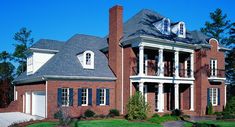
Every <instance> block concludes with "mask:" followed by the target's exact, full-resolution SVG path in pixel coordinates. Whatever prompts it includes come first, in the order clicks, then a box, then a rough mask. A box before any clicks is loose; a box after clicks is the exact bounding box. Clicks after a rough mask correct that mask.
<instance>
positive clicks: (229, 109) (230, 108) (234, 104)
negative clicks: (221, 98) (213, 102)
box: [224, 97, 235, 115]
mask: <svg viewBox="0 0 235 127" xmlns="http://www.w3.org/2000/svg"><path fill="white" fill-rule="evenodd" d="M224 114H230V115H235V97H232V98H231V99H229V101H228V103H227V104H226V107H225V109H224Z"/></svg>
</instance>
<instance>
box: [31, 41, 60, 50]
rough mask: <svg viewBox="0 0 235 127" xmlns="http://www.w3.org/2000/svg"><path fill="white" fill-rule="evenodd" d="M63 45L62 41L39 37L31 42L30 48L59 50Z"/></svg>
mask: <svg viewBox="0 0 235 127" xmlns="http://www.w3.org/2000/svg"><path fill="white" fill-rule="evenodd" d="M63 45H64V42H63V41H56V40H50V39H40V40H39V41H37V42H36V43H35V44H33V45H32V46H31V48H38V49H50V50H60V49H61V48H62V46H63Z"/></svg>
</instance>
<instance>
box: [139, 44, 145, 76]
mask: <svg viewBox="0 0 235 127" xmlns="http://www.w3.org/2000/svg"><path fill="white" fill-rule="evenodd" d="M143 74H144V46H143V45H140V46H139V75H140V76H142V75H143Z"/></svg>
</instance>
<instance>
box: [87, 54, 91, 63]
mask: <svg viewBox="0 0 235 127" xmlns="http://www.w3.org/2000/svg"><path fill="white" fill-rule="evenodd" d="M86 65H91V54H90V53H86Z"/></svg>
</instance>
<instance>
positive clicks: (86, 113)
mask: <svg viewBox="0 0 235 127" xmlns="http://www.w3.org/2000/svg"><path fill="white" fill-rule="evenodd" d="M94 115H95V112H93V111H92V110H90V109H87V110H86V111H85V112H84V116H85V117H93V116H94Z"/></svg>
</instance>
